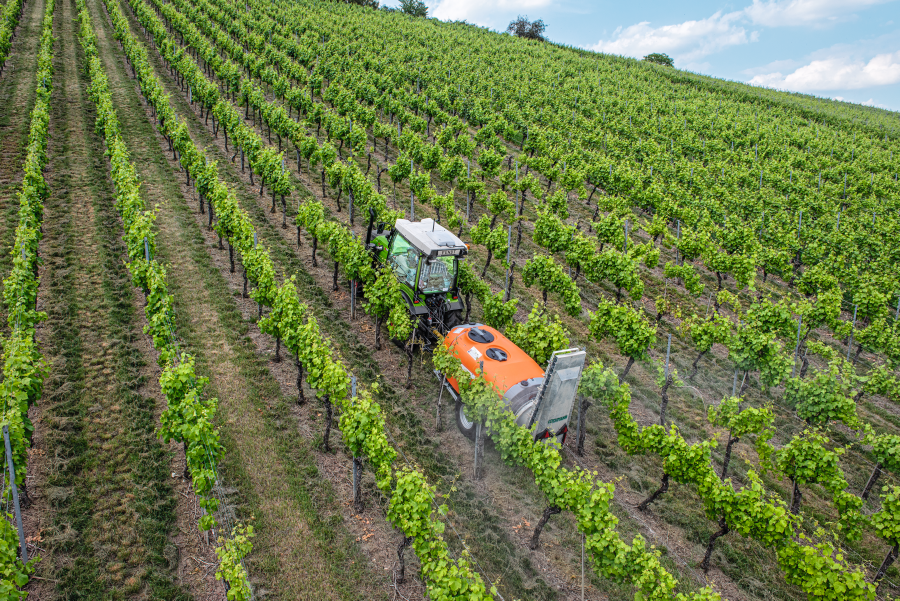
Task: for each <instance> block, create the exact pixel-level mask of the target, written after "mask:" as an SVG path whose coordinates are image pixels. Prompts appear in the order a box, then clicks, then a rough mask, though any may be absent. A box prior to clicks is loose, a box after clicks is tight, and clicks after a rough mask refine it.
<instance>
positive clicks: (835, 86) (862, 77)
mask: <svg viewBox="0 0 900 601" xmlns="http://www.w3.org/2000/svg"><path fill="white" fill-rule="evenodd" d="M749 83H751V84H753V85H759V86H766V87H769V88H779V89H782V90H791V91H795V92H813V91H818V90H857V89H860V88H869V87H873V86H886V85H890V84H895V83H900V51H898V52H894V53H888V54H879V55H877V56H875V57H873V58H872V59H871V60H869V61H868V62H865V61H857V60H851V59H848V58H844V57H832V58H826V59H820V60H814V61H812V62H810V63H809V64H807V65H804V66H802V67H800V68H799V69H797V70H795V71H794V72H793V73H789V74H788V75H783V74H782V73H781V72H779V71H775V72H773V73H764V74H760V75H757V76H755V77H754V78H753V79H751V80H750V81H749Z"/></svg>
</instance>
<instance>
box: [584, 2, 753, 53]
mask: <svg viewBox="0 0 900 601" xmlns="http://www.w3.org/2000/svg"><path fill="white" fill-rule="evenodd" d="M741 17H742V13H740V12H732V13H727V14H722V12H721V11H719V12H717V13H716V14H714V15H712V16H711V17H708V18H706V19H700V20H697V21H685V22H684V23H678V24H675V25H663V26H662V27H651V26H650V22H649V21H644V22H641V23H638V24H637V25H631V26H630V27H626V28H624V29H623V28H622V27H619V28H617V29H616V30H615V31H614V32H613V36H612V39H609V40H600V41H599V42H597V43H596V44H594V45H593V46H591V47H590V49H591V50H596V51H598V52H606V53H609V54H621V55H625V56H634V57H641V56H644V55H646V54H649V53H651V52H665V53H667V54H672V55H675V57H676V58H678V59H680V60H685V61H696V60H697V59H699V58H702V57H704V56H708V55H710V54H712V53H713V52H717V51H719V50H721V49H722V48H727V47H728V46H737V45H740V44H746V43H748V42H751V41H756V39H757V33H756V32H751V33H749V34H748V33H747V31H746V30H745V29H744V28H743V27H741V26H739V25H738V24H737V22H738V21H739V20H740V19H741Z"/></svg>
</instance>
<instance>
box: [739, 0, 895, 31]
mask: <svg viewBox="0 0 900 601" xmlns="http://www.w3.org/2000/svg"><path fill="white" fill-rule="evenodd" d="M891 1H892V0H782V1H778V0H768V1H763V0H753V4H752V5H750V6H748V7H747V8H745V9H744V14H746V15H747V17H748V18H749V19H750V21H752V22H753V23H754V24H756V25H766V26H768V27H796V26H799V25H811V26H823V25H830V24H832V23H837V22H840V21H845V20H847V19H849V18H852V16H853V12H854V11H856V10H861V9H866V8H869V7H870V6H874V5H876V4H884V3H885V2H891Z"/></svg>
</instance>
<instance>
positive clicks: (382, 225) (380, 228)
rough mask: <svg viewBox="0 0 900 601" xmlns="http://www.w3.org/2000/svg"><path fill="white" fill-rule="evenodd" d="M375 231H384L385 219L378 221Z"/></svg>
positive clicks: (378, 232) (381, 232)
mask: <svg viewBox="0 0 900 601" xmlns="http://www.w3.org/2000/svg"><path fill="white" fill-rule="evenodd" d="M375 233H377V234H383V233H384V222H383V221H379V222H378V229H376V230H375Z"/></svg>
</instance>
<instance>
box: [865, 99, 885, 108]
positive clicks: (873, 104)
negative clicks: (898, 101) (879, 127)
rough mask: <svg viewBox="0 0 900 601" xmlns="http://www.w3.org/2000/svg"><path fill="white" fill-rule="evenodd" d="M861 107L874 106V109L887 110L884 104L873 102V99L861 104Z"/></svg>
mask: <svg viewBox="0 0 900 601" xmlns="http://www.w3.org/2000/svg"><path fill="white" fill-rule="evenodd" d="M863 105H865V106H874V107H875V108H879V109H886V108H889V107H888V106H887V105H886V104H879V103H877V102H875V99H873V98H869V99H868V100H866V101H865V102H863Z"/></svg>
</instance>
